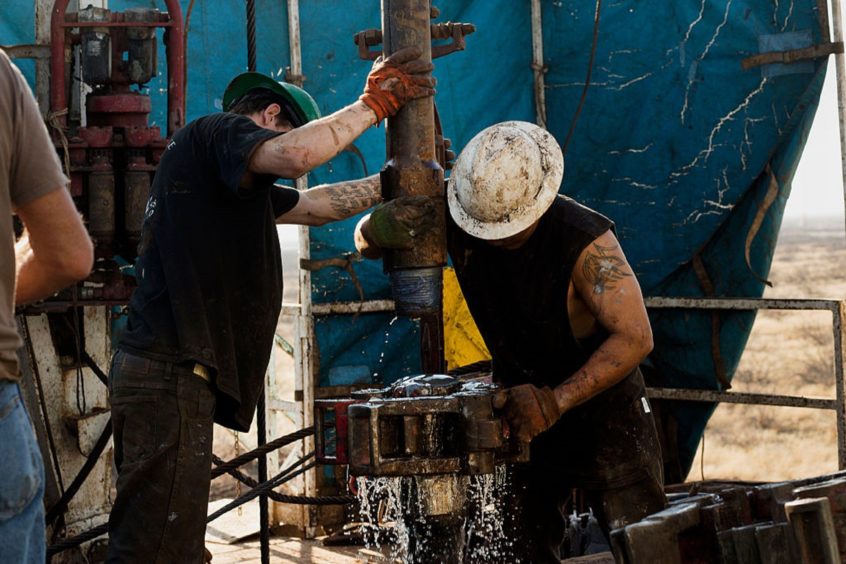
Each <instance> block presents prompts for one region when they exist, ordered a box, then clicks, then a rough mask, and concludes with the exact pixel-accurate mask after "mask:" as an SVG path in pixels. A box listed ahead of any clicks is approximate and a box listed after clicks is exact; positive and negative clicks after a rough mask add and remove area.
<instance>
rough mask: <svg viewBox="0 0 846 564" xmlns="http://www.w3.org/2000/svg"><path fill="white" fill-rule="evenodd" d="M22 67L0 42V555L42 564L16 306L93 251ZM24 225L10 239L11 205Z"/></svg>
mask: <svg viewBox="0 0 846 564" xmlns="http://www.w3.org/2000/svg"><path fill="white" fill-rule="evenodd" d="M67 183H68V179H67V178H66V177H65V175H64V174H63V173H62V167H61V165H60V164H59V158H58V156H57V155H56V150H55V148H54V147H53V144H52V143H51V142H50V136H49V135H48V134H47V128H46V127H45V126H44V122H43V121H42V120H41V114H40V113H39V112H38V106H37V105H36V103H35V98H34V97H33V96H32V91H30V89H29V86H28V85H27V83H26V81H25V80H24V77H23V76H22V75H21V73H20V71H19V70H18V68H17V67H16V66H15V65H14V64H13V63H12V62H11V61H10V60H9V58H8V57H7V56H6V54H5V53H4V52H3V51H2V50H0V480H2V486H0V562H16V563H21V564H43V562H44V560H45V553H46V546H45V540H46V536H45V535H46V533H45V530H44V500H43V499H42V498H43V494H44V465H43V461H42V460H41V451H40V450H39V448H38V443H37V442H36V439H35V432H34V431H33V429H32V424H31V422H30V419H29V415H28V414H27V412H26V408H25V407H24V402H23V398H22V397H21V391H20V387H19V385H18V382H19V381H20V378H21V373H20V368H19V366H18V356H17V350H18V348H20V346H21V338H20V335H18V331H17V326H16V324H15V305H20V304H26V303H29V302H33V301H35V300H39V299H43V298H46V297H49V296H50V295H52V294H53V293H54V292H56V291H58V290H61V289H62V288H64V287H66V286H69V285H70V284H72V283H73V282H76V281H77V280H81V279H83V278H85V277H86V276H88V273H89V272H91V266H92V263H93V261H94V251H93V247H92V244H91V240H90V239H89V238H88V233H86V231H85V227H84V226H83V224H82V219H81V218H80V216H79V213H77V211H76V207H75V206H74V203H73V200H72V199H71V195H70V192H69V191H68V189H67V188H66V185H67ZM13 212H14V213H16V214H17V216H18V218H19V219H20V220H21V222H22V223H23V225H24V228H25V231H24V235H23V236H22V237H21V238H20V239H19V240H18V241H17V242H15V232H14V229H13V223H12V213H13Z"/></svg>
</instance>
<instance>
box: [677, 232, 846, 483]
mask: <svg viewBox="0 0 846 564" xmlns="http://www.w3.org/2000/svg"><path fill="white" fill-rule="evenodd" d="M844 266H846V236H844V223H843V218H842V217H839V218H838V217H832V218H813V219H806V220H805V221H804V222H803V221H797V220H794V221H785V223H784V225H783V226H782V229H781V232H780V234H779V240H778V244H777V246H776V251H775V255H774V258H773V264H772V268H771V271H770V276H769V280H770V281H771V282H772V283H773V287H772V288H767V290H766V291H765V293H764V297H766V298H827V299H839V300H843V299H846V273H844ZM732 391H738V392H759V393H773V394H786V395H802V396H806V397H814V398H834V397H835V386H834V338H833V332H832V319H831V314H830V313H829V312H827V311H822V312H818V311H763V312H759V314H758V316H757V318H756V321H755V325H754V328H753V330H752V334H751V336H750V338H749V342H748V344H747V346H746V349H745V352H744V354H743V357H742V358H741V361H740V365H739V366H738V369H737V372H736V373H735V376H734V380H733V387H732ZM835 423H836V419H835V413H834V411H826V410H817V409H804V408H787V407H768V406H749V405H739V404H722V405H720V406H719V407H717V409H716V411H715V412H714V415H713V416H712V417H711V419H710V421H709V423H708V426H707V428H706V430H705V438H704V456H703V445H702V444H700V450H699V454H698V455H697V458H696V460H695V461H694V463H693V467H692V470H691V472H690V474H689V475H688V480H700V479H703V478H704V479H739V480H753V481H778V480H789V479H795V478H801V477H809V476H816V475H821V474H826V473H829V472H833V471H836V470H837V431H836V425H835Z"/></svg>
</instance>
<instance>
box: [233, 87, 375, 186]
mask: <svg viewBox="0 0 846 564" xmlns="http://www.w3.org/2000/svg"><path fill="white" fill-rule="evenodd" d="M375 123H376V114H375V112H374V111H373V110H371V109H370V108H369V107H367V105H366V104H365V103H364V102H362V101H360V100H359V101H357V102H355V103H353V104H350V105H349V106H347V107H345V108H342V109H340V110H338V111H337V112H335V113H334V114H331V115H328V116H326V117H323V118H320V119H318V120H315V121H312V122H309V123H307V124H305V125H303V126H301V127H298V128H296V129H293V130H291V131H289V132H288V133H286V134H285V135H280V136H278V137H274V138H273V139H270V140H268V141H266V142H264V143H262V144H261V145H260V146H259V147H258V148H257V149H256V151H255V153H253V157H252V159H250V166H249V171H250V172H253V173H257V174H272V175H275V176H278V177H280V178H299V177H300V176H302V175H304V174H306V173H307V172H309V171H310V170H312V169H313V168H315V167H318V166H320V165H322V164H323V163H325V162H326V161H328V160H329V159H331V158H332V157H334V156H335V155H337V154H338V153H340V152H341V151H343V150H344V149H346V148H347V147H348V146H349V145H350V144H351V143H352V142H353V141H355V139H356V138H357V137H358V136H359V135H361V134H362V133H363V132H364V131H365V130H366V129H367V128H368V127H370V126H371V125H373V124H375Z"/></svg>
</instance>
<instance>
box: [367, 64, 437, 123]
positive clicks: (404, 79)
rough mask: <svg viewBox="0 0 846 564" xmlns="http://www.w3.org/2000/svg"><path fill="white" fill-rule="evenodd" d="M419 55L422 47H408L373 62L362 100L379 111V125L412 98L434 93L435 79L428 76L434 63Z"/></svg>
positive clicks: (377, 112)
mask: <svg viewBox="0 0 846 564" xmlns="http://www.w3.org/2000/svg"><path fill="white" fill-rule="evenodd" d="M420 55H421V52H420V49H419V48H417V47H406V48H405V49H400V50H399V51H397V52H396V53H394V54H393V55H391V56H389V57H387V58H385V59H383V58H382V57H379V58H378V59H376V61H375V62H374V63H373V68H372V69H370V74H368V75H367V84H366V85H365V86H364V94H362V95H361V96H360V97H359V100H361V101H362V102H364V103H365V104H367V106H368V107H369V108H370V109H371V110H373V111H374V112H375V113H376V124H377V125H378V124H379V122H381V121H382V120H383V119H385V118H386V117H388V116H392V115H394V114H396V113H397V112H398V111H399V109H400V108H401V107H403V106H404V105H405V104H406V103H407V102H409V101H410V100H414V99H416V98H423V97H425V96H431V95H433V94H434V93H435V90H434V86H435V79H434V78H432V77H431V76H429V73H431V72H432V69H433V68H434V67H433V66H432V64H431V63H424V62H423V61H420V60H418V59H419V57H420Z"/></svg>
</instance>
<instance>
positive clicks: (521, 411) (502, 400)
mask: <svg viewBox="0 0 846 564" xmlns="http://www.w3.org/2000/svg"><path fill="white" fill-rule="evenodd" d="M494 404H495V405H494V407H501V408H504V411H505V418H506V420H507V421H508V427H509V429H510V430H511V436H513V437H515V438H517V440H518V441H520V442H523V443H529V442H531V441H532V439H534V438H535V437H536V436H538V435H540V434H541V433H543V432H544V431H546V430H547V429H549V428H550V427H552V426H553V425H554V424H555V422H556V421H558V419H559V417H561V411H560V410H559V408H558V402H557V401H556V400H555V394H554V393H553V392H552V390H551V389H550V388H549V386H544V387H543V388H538V387H537V386H533V385H532V384H521V385H519V386H514V387H513V388H509V389H508V390H506V391H505V394H504V395H501V396H499V399H498V400H495V401H494ZM497 404H498V405H497Z"/></svg>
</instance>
